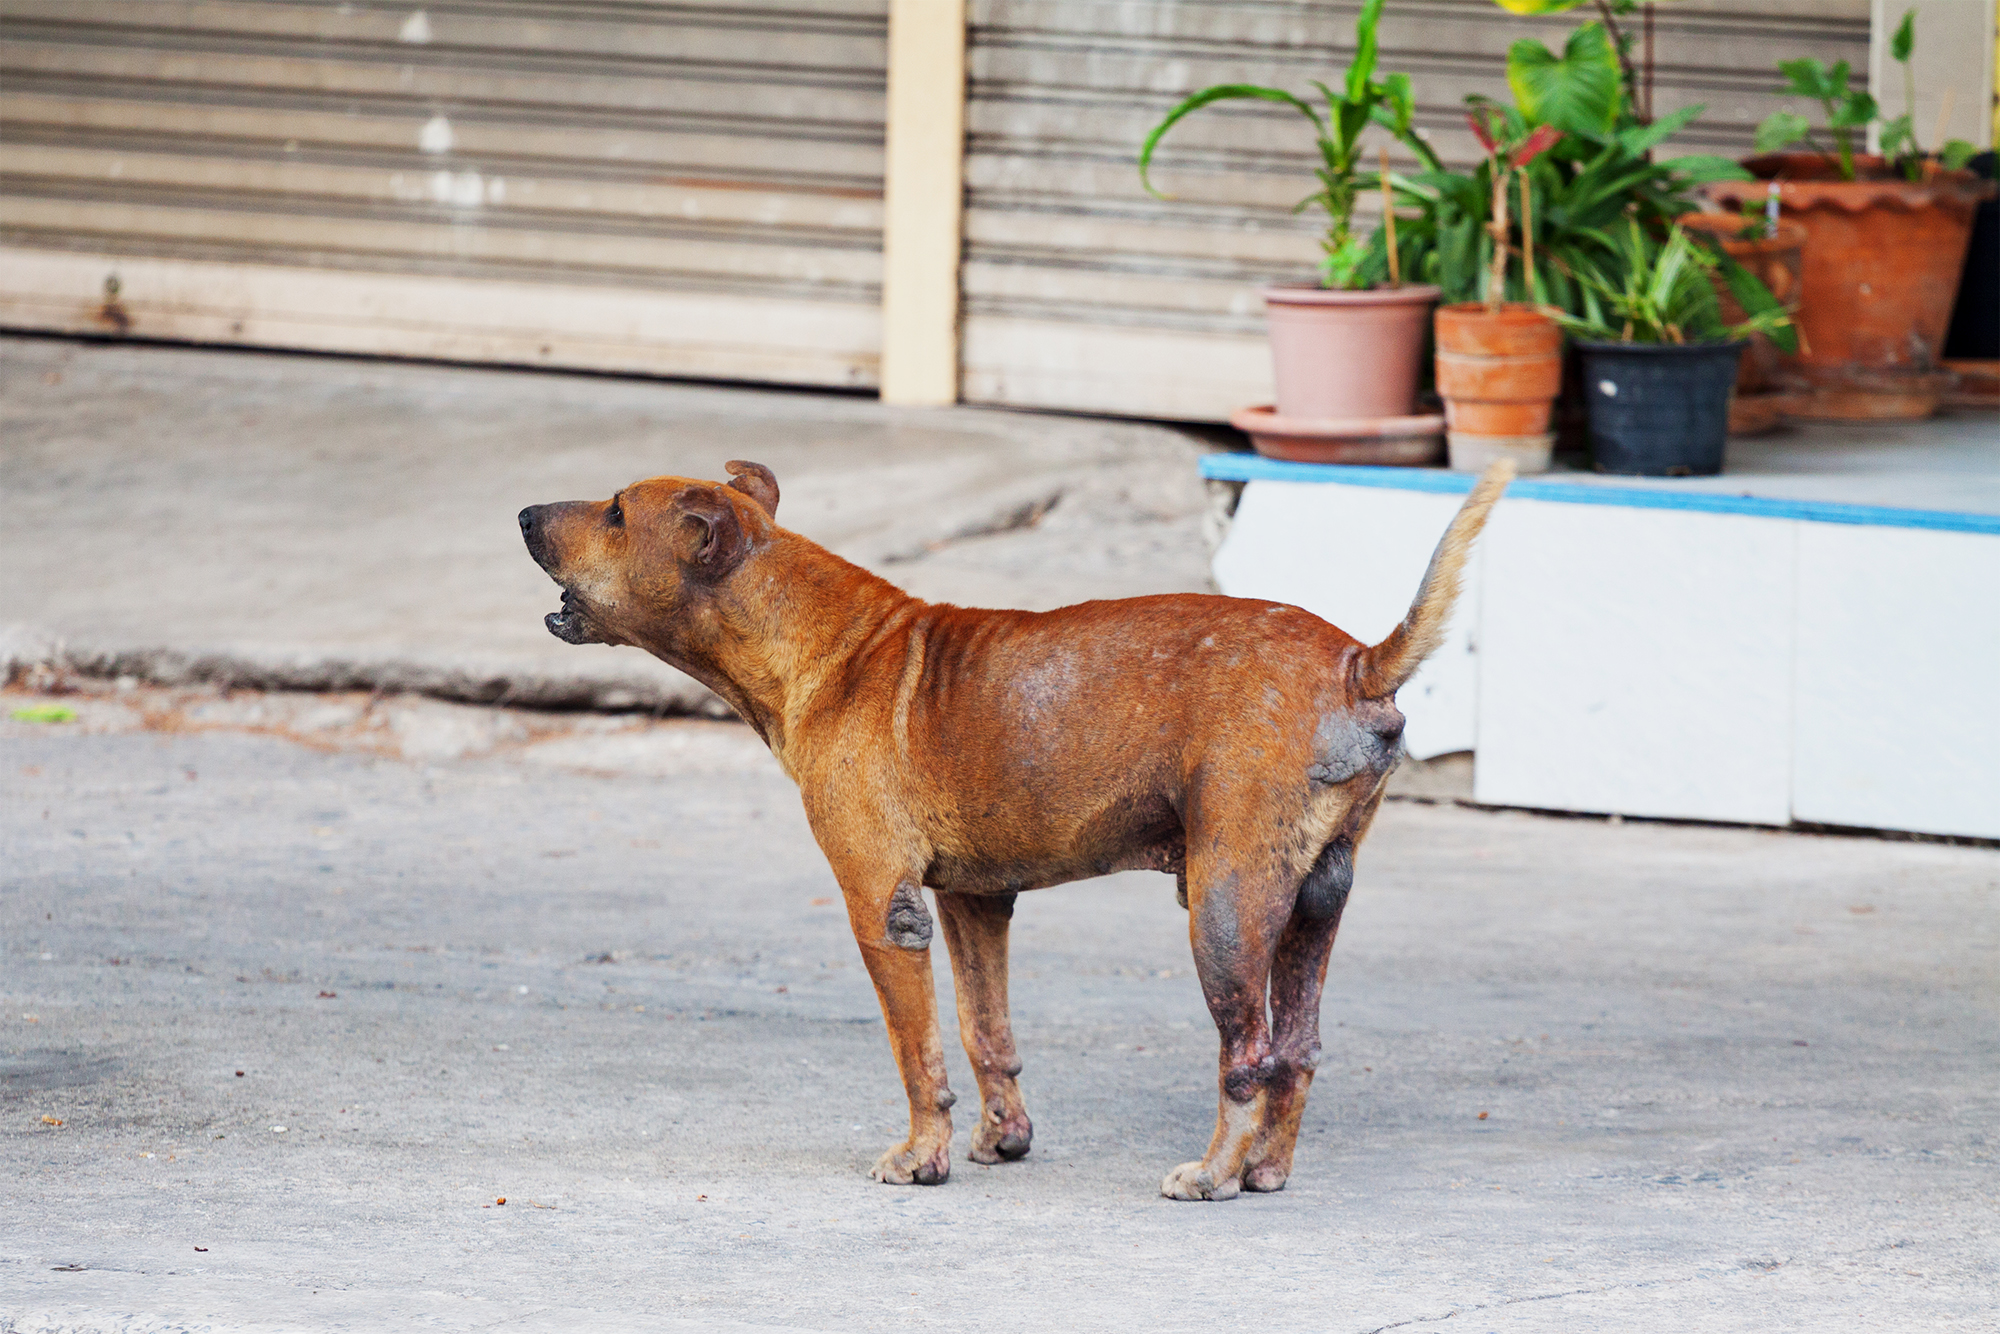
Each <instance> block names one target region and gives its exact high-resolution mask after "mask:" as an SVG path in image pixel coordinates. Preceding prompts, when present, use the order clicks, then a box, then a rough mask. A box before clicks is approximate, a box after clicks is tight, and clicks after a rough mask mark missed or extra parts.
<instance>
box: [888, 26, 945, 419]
mask: <svg viewBox="0 0 2000 1334" xmlns="http://www.w3.org/2000/svg"><path fill="white" fill-rule="evenodd" d="M888 120H889V126H888V162H887V171H886V173H885V179H884V182H883V192H884V201H883V204H884V207H883V220H882V401H883V402H885V403H904V404H941V403H955V402H957V401H958V259H959V251H960V246H961V224H962V215H963V213H964V196H965V0H890V3H889V116H888Z"/></svg>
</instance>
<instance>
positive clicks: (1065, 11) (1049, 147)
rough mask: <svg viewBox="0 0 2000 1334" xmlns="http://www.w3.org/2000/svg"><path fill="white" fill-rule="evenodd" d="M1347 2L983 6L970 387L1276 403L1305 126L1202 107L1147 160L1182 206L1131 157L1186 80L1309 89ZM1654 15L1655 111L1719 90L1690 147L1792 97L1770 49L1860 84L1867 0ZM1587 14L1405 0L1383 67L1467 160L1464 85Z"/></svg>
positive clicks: (1340, 47)
mask: <svg viewBox="0 0 2000 1334" xmlns="http://www.w3.org/2000/svg"><path fill="white" fill-rule="evenodd" d="M1358 9H1359V5H1358V4H1357V3H1342V4H1305V3H1292V2H1289V0H1263V2H1259V0H1246V2H1243V3H1222V2H1219V0H1174V2H1169V3H1153V4H1135V3H1126V2H1125V0H975V3H974V4H973V7H972V14H973V28H972V34H971V43H972V46H971V53H970V60H971V64H970V78H971V91H970V103H969V106H968V108H967V118H968V126H969V137H970V142H969V146H968V156H967V160H966V182H967V201H966V202H967V207H966V215H965V232H966V252H965V264H964V269H963V287H964V311H965V316H964V345H963V385H964V391H963V392H964V397H965V398H966V399H967V400H968V401H971V402H982V403H1005V404H1017V405H1022V406H1034V407H1057V408H1075V409H1085V410H1090V411H1101V412H1112V413H1132V414H1138V415H1144V416H1153V417H1176V418H1184V419H1190V420H1211V421H1216V420H1223V419H1225V418H1227V416H1228V415H1229V413H1230V412H1231V411H1232V410H1233V409H1235V408H1237V407H1241V406H1243V405H1245V404H1249V403H1259V402H1269V401H1270V365H1269V355H1268V352H1267V349H1266V347H1265V344H1264V340H1263V336H1262V332H1263V327H1264V321H1263V302H1262V299H1261V298H1260V297H1259V295H1258V288H1259V286H1260V285H1262V284H1264V283H1267V282H1270V281H1273V280H1283V279H1296V278H1299V277H1303V276H1306V275H1307V274H1308V273H1309V272H1310V270H1311V266H1312V264H1313V262H1314V261H1315V259H1316V258H1317V255H1318V248H1317V244H1316V235H1317V232H1318V228H1317V227H1316V225H1315V223H1314V221H1313V219H1312V218H1311V217H1310V216H1308V217H1293V216H1292V215H1291V212H1290V210H1291V207H1292V205H1293V204H1294V203H1295V202H1297V200H1298V199H1299V198H1300V197H1301V196H1303V195H1304V194H1305V193H1307V191H1308V190H1309V189H1310V188H1311V186H1312V174H1311V172H1312V166H1313V163H1314V162H1315V161H1316V154H1315V153H1314V151H1313V147H1312V142H1311V138H1310V128H1309V127H1308V126H1307V125H1306V124H1305V122H1304V120H1303V119H1302V118H1301V117H1300V116H1299V115H1298V114H1297V113H1296V112H1294V111H1290V110H1286V109H1282V108H1276V107H1269V106H1266V105H1264V104H1252V103H1225V104H1222V105H1220V106H1217V107H1213V108H1210V109H1208V110H1205V111H1203V112H1202V113H1200V114H1199V115H1196V116H1193V117H1190V118H1189V119H1188V120H1186V121H1184V122H1182V123H1181V124H1180V125H1178V126H1176V127H1175V128H1174V131H1173V133H1172V135H1170V136H1169V138H1168V139H1167V140H1166V142H1165V144H1164V146H1163V149H1162V152H1161V154H1160V156H1159V158H1158V161H1159V165H1160V170H1159V172H1158V174H1157V176H1156V180H1157V181H1158V182H1159V183H1160V185H1161V187H1162V188H1163V189H1165V190H1168V191H1170V192H1172V193H1173V194H1174V195H1175V198H1174V199H1173V200H1172V201H1171V202H1161V201H1159V200H1155V199H1152V198H1149V197H1148V196H1147V195H1146V194H1145V193H1144V191H1142V190H1141V188H1140V186H1139V181H1138V178H1137V174H1136V172H1135V170H1134V166H1133V163H1134V160H1135V157H1136V154H1137V149H1138V145H1139V143H1140V141H1141V140H1142V139H1143V138H1144V136H1145V134H1146V132H1147V131H1148V130H1149V129H1150V128H1151V127H1152V126H1153V125H1154V124H1155V123H1156V122H1157V121H1158V119H1159V117H1160V116H1161V115H1162V114H1163V113H1164V112H1165V111H1166V110H1167V109H1168V108H1169V107H1171V106H1172V105H1173V104H1174V102H1175V101H1177V100H1178V99H1179V98H1180V97H1182V96H1184V95H1185V94H1186V93H1188V92H1191V91H1193V90H1194V89H1196V88H1200V87H1203V86H1206V85H1208V84H1212V83H1235V82H1256V83H1270V84H1276V85H1278V86H1280V87H1285V88H1289V89H1292V90H1294V91H1298V92H1304V91H1306V90H1307V89H1308V88H1309V87H1310V85H1309V84H1308V82H1307V81H1308V80H1309V79H1312V78H1320V79H1324V80H1330V78H1331V75H1330V73H1329V71H1330V70H1340V69H1344V68H1345V66H1346V63H1347V60H1348V58H1349V55H1350V53H1351V46H1350V45H1349V44H1350V43H1351V42H1352V40H1353V33H1354V18H1355V14H1356V12H1357V10H1358ZM1657 15H1658V18H1657V27H1656V33H1655V70H1656V73H1655V101H1656V104H1657V106H1656V109H1657V110H1658V111H1659V112H1661V113H1665V112H1667V111H1671V110H1673V109H1675V108H1677V107H1680V106H1684V105H1687V104H1689V103H1693V102H1704V103H1706V104H1707V106H1708V111H1707V113H1706V115H1705V116H1704V117H1703V118H1702V120H1701V121H1699V122H1698V123H1697V124H1695V125H1694V126H1692V127H1690V129H1689V131H1688V132H1686V133H1685V134H1683V135H1682V136H1681V137H1680V138H1678V139H1677V140H1676V141H1675V144H1676V146H1679V147H1680V148H1681V151H1686V152H1695V151H1701V152H1716V153H1723V154H1728V155H1738V154H1742V153H1745V152H1747V151H1748V150H1749V148H1750V142H1751V137H1752V133H1753V131H1754V129H1755V126H1756V124H1757V122H1758V121H1759V120H1760V119H1762V118H1763V117H1764V116H1765V115H1767V114H1769V113H1770V112H1771V111H1773V110H1776V109H1777V108H1778V107H1780V106H1781V105H1783V103H1782V102H1781V101H1780V99H1778V98H1776V97H1773V96H1771V95H1770V93H1769V91H1768V90H1769V89H1770V88H1771V87H1772V86H1773V84H1774V83H1775V82H1776V80H1777V74H1776V71H1775V70H1774V69H1773V66H1774V65H1775V63H1776V62H1777V61H1778V60H1779V59H1782V58H1788V57H1791V56H1799V55H1813V56H1818V57H1820V58H1821V59H1824V60H1828V61H1832V60H1837V59H1846V60H1848V61H1849V62H1850V63H1851V64H1852V65H1853V66H1854V68H1855V70H1856V71H1857V77H1858V81H1860V82H1865V78H1866V71H1867V68H1868V33H1869V0H1762V2H1761V3H1758V4H1755V5H1751V4H1747V3H1743V2H1742V0H1738V3H1735V4H1724V3H1715V2H1714V0H1676V3H1673V4H1662V5H1660V6H1659V7H1658V10H1657ZM1588 16H1589V11H1588V9H1587V8H1586V9H1584V10H1577V11H1572V12H1571V13H1569V14H1565V15H1559V16H1556V17H1555V18H1553V19H1542V20H1529V19H1523V18H1517V17H1515V16H1513V15H1510V14H1507V13H1505V12H1504V11H1502V10H1500V9H1498V8H1496V7H1495V6H1493V5H1492V4H1490V3H1489V2H1488V0H1428V3H1413V2H1412V0H1392V2H1391V3H1390V5H1389V6H1388V10H1387V14H1386V16H1385V20H1384V24H1383V30H1382V48H1383V50H1382V66H1383V68H1385V69H1392V70H1396V69H1400V70H1408V71H1409V72H1410V73H1411V75H1412V76H1413V77H1414V79H1415V81H1416V89H1417V96H1418V99H1419V102H1420V123H1421V124H1422V125H1423V126H1424V127H1425V128H1426V129H1427V130H1429V131H1430V133H1431V136H1432V142H1433V143H1434V144H1435V145H1436V146H1437V148H1438V151H1439V152H1440V154H1441V155H1442V156H1443V157H1444V158H1445V159H1446V160H1447V161H1458V162H1464V161H1468V160H1472V159H1473V158H1474V157H1475V155H1476V150H1475V148H1474V145H1473V142H1472V139H1471V136H1470V134H1468V133H1467V132H1466V130H1465V125H1464V121H1463V119H1462V110H1461V105H1462V99H1463V98H1464V97H1465V95H1466V94H1467V93H1471V92H1475V91H1479V92H1485V93H1487V94H1488V95H1489V96H1505V89H1506V81H1505V73H1504V71H1505V60H1506V51H1507V47H1508V45H1509V44H1510V43H1512V42H1513V41H1515V40H1516V39H1518V38H1520V37H1524V36H1534V37H1539V38H1541V39H1542V40H1544V41H1546V42H1548V43H1549V44H1550V45H1551V46H1556V47H1559V46H1560V44H1561V40H1562V36H1563V34H1565V33H1567V32H1568V30H1569V29H1570V28H1571V27H1572V26H1573V25H1574V24H1575V23H1577V22H1580V21H1581V20H1582V19H1583V18H1586V17H1588ZM1633 21H1636V19H1635V20H1633ZM1385 139H1386V136H1385ZM1372 202H1373V201H1370V203H1371V205H1372Z"/></svg>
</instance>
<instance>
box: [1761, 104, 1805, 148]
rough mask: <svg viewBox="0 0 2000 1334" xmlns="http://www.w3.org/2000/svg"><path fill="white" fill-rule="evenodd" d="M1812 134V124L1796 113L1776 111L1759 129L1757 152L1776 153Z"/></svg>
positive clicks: (1765, 119) (1766, 118)
mask: <svg viewBox="0 0 2000 1334" xmlns="http://www.w3.org/2000/svg"><path fill="white" fill-rule="evenodd" d="M1811 133H1812V123H1811V122H1810V121H1808V120H1807V119H1806V118H1805V117H1804V116H1801V115H1800V114H1799V113H1798V112H1796V111H1774V112H1772V113H1771V114H1770V115H1769V116H1766V117H1765V118H1764V123H1763V124H1762V125H1759V126H1758V127H1757V151H1758V152H1759V153H1775V152H1777V151H1778V150H1779V149H1781V148H1783V147H1785V146H1786V145H1787V144H1795V143H1797V142H1798V141H1799V140H1801V139H1803V138H1805V137H1806V136H1807V135H1808V134H1811Z"/></svg>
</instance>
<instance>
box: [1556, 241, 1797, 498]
mask: <svg viewBox="0 0 2000 1334" xmlns="http://www.w3.org/2000/svg"><path fill="white" fill-rule="evenodd" d="M1613 239H1614V241H1615V243H1616V246H1617V249H1618V252H1619V258H1620V261H1621V264H1620V267H1621V269H1622V270H1623V281H1622V282H1621V283H1620V285H1619V286H1617V287H1615V288H1614V287H1611V286H1608V285H1604V284H1602V283H1601V282H1599V281H1598V280H1596V279H1592V280H1591V285H1592V287H1593V288H1594V289H1595V292H1596V295H1597V296H1598V298H1599V301H1600V303H1601V309H1602V311H1603V313H1602V314H1601V315H1598V316H1591V317H1582V316H1577V315H1573V314H1571V313H1570V312H1568V311H1566V310H1563V309H1561V308H1559V307H1556V306H1548V307H1545V308H1544V309H1545V310H1546V312H1547V314H1548V316H1549V318H1550V319H1552V320H1554V321H1556V323H1558V324H1560V325H1562V327H1563V328H1564V329H1566V330H1568V331H1569V332H1570V333H1571V334H1573V335H1575V336H1576V338H1577V350H1578V352H1579V353H1581V355H1582V359H1583V383H1584V395H1585V401H1586V402H1587V403H1588V404H1589V417H1590V446H1591V453H1592V455H1593V457H1594V459H1595V461H1596V464H1597V468H1598V470H1599V471H1600V472H1614V473H1631V474H1643V475H1648V476H1664V477H1685V476H1708V475H1711V474H1714V473H1718V472H1721V471H1722V450H1723V444H1724V442H1725V440H1726V439H1727V437H1728V434H1729V396H1730V393H1731V391H1732V390H1733V389H1734V388H1735V385H1736V368H1737V363H1738V361H1739V360H1740V359H1741V356H1742V353H1743V349H1744V348H1745V347H1746V346H1748V336H1749V335H1750V334H1752V333H1757V332H1766V333H1772V334H1775V335H1777V336H1779V337H1780V338H1781V339H1784V338H1785V337H1786V335H1787V334H1788V333H1789V329H1790V324H1791V321H1790V317H1789V316H1787V315H1786V314H1785V312H1784V310H1783V309H1782V308H1781V307H1779V306H1777V305H1776V304H1775V303H1768V304H1765V305H1764V306H1763V308H1762V309H1760V310H1759V311H1758V312H1757V313H1756V314H1754V315H1752V316H1750V317H1749V318H1748V319H1745V320H1742V321H1740V322H1737V323H1735V324H1728V323H1725V322H1724V319H1723V315H1722V306H1721V302H1720V301H1719V299H1718V297H1717V294H1716V286H1715V284H1714V282H1713V281H1712V280H1711V274H1713V273H1714V272H1715V271H1716V269H1717V268H1718V266H1719V264H1720V263H1721V260H1720V258H1719V255H1718V254H1717V252H1715V251H1712V250H1710V249H1708V248H1707V247H1705V246H1703V245H1701V244H1699V243H1697V242H1696V241H1695V240H1694V236H1693V234H1692V233H1690V232H1689V231H1688V230H1687V229H1686V228H1685V227H1682V226H1679V225H1675V226H1674V227H1672V228H1670V229H1669V230H1668V232H1667V236H1666V240H1665V241H1664V242H1663V243H1658V242H1655V241H1654V240H1653V239H1652V238H1651V237H1649V236H1647V234H1646V232H1645V229H1644V228H1642V227H1641V226H1640V224H1639V220H1638V218H1637V217H1636V216H1633V217H1628V218H1627V219H1626V225H1625V227H1624V228H1623V229H1622V230H1621V231H1620V232H1619V233H1617V234H1616V235H1615V236H1614V238H1613Z"/></svg>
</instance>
